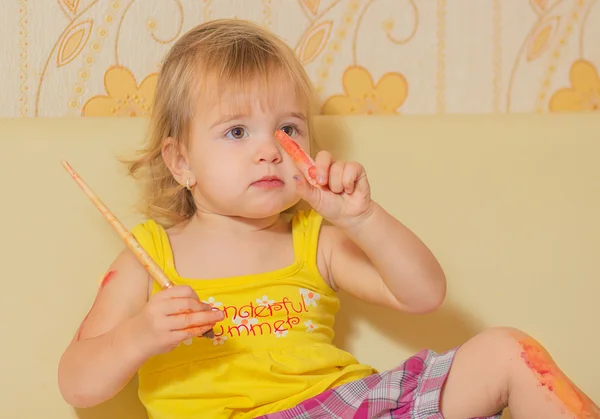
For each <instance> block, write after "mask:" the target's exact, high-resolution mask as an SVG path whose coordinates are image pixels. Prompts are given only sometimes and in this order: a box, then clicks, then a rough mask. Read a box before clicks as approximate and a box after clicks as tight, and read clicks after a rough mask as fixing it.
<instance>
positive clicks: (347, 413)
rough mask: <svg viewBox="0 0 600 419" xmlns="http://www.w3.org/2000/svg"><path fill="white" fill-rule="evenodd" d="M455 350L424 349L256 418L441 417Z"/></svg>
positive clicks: (366, 418) (384, 418) (496, 416)
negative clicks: (385, 368)
mask: <svg viewBox="0 0 600 419" xmlns="http://www.w3.org/2000/svg"><path fill="white" fill-rule="evenodd" d="M455 353H456V349H453V350H451V351H448V352H446V353H443V354H437V353H435V352H433V351H429V350H423V351H421V352H419V353H417V354H416V355H414V356H412V357H410V358H409V359H407V360H406V361H405V362H404V363H402V364H401V365H399V366H398V367H396V368H394V369H392V370H389V371H385V372H382V373H380V374H375V375H371V376H369V377H366V378H364V379H362V380H357V381H354V382H351V383H348V384H344V385H341V386H339V387H336V388H334V389H331V390H328V391H325V392H323V393H321V394H320V395H318V396H315V397H313V398H311V399H308V400H305V401H304V402H302V403H300V404H299V405H297V406H296V407H293V408H291V409H287V410H284V411H281V412H277V413H271V414H267V415H264V416H260V417H259V418H256V419H321V418H323V419H325V418H327V419H350V418H353V419H372V418H378V419H444V417H443V416H442V414H441V413H440V410H439V404H440V394H441V391H442V386H443V384H444V382H445V380H446V377H447V376H448V373H449V371H450V366H451V365H452V361H453V360H454V355H455ZM500 416H501V413H499V414H497V415H494V416H491V417H490V418H489V419H492V418H494V419H500Z"/></svg>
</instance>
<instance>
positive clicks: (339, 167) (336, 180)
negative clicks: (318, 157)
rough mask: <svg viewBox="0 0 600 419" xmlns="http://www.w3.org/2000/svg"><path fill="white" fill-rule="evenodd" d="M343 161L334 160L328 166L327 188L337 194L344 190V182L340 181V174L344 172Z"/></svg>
mask: <svg viewBox="0 0 600 419" xmlns="http://www.w3.org/2000/svg"><path fill="white" fill-rule="evenodd" d="M345 165H346V164H345V163H344V162H342V161H336V162H335V163H333V164H332V165H331V167H330V168H329V185H328V186H329V189H330V190H331V192H333V193H336V194H339V193H342V192H343V191H344V184H343V182H342V175H343V173H344V167H345Z"/></svg>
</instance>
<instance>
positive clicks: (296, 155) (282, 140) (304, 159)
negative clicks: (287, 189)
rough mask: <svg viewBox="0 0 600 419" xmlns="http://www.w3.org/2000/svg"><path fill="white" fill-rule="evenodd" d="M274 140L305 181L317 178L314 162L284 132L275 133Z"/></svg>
mask: <svg viewBox="0 0 600 419" xmlns="http://www.w3.org/2000/svg"><path fill="white" fill-rule="evenodd" d="M275 138H276V139H277V141H278V142H279V144H280V145H281V147H283V149H284V150H285V152H286V153H287V154H289V156H290V157H291V158H292V160H294V163H296V166H298V168H299V169H300V170H301V171H302V172H303V173H304V176H305V177H306V178H307V179H315V178H316V176H317V168H316V166H315V162H314V161H313V160H312V159H311V158H310V156H309V155H308V154H306V152H305V151H304V150H303V149H302V148H301V147H300V146H299V145H298V143H296V142H295V141H294V140H292V139H291V138H290V137H289V136H288V135H287V134H286V133H285V132H283V131H281V130H277V131H275Z"/></svg>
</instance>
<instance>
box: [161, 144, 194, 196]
mask: <svg viewBox="0 0 600 419" xmlns="http://www.w3.org/2000/svg"><path fill="white" fill-rule="evenodd" d="M160 151H161V154H162V157H163V160H164V161H165V164H166V165H167V167H168V168H169V170H170V172H171V174H172V175H173V177H174V178H175V180H176V181H177V183H179V184H180V185H181V186H186V182H188V181H189V184H190V185H193V184H195V183H196V179H195V178H194V175H193V173H192V171H191V169H190V165H189V163H188V160H187V156H186V155H185V149H184V147H180V146H179V145H178V144H177V141H176V140H175V139H174V138H171V137H169V138H167V139H165V141H163V145H162V147H161V150H160Z"/></svg>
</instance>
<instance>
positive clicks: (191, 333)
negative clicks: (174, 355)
mask: <svg viewBox="0 0 600 419" xmlns="http://www.w3.org/2000/svg"><path fill="white" fill-rule="evenodd" d="M213 327H214V324H212V325H206V326H193V327H189V328H187V329H182V330H176V331H175V333H176V335H175V336H176V339H177V341H178V342H183V341H184V340H186V339H189V338H196V337H201V336H202V335H204V334H205V333H206V332H208V331H209V330H211V329H212V328H213Z"/></svg>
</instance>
